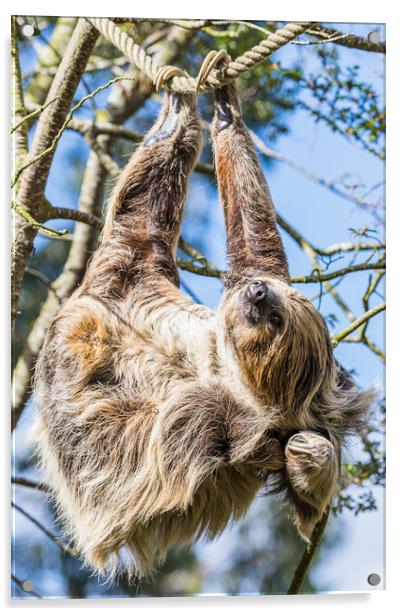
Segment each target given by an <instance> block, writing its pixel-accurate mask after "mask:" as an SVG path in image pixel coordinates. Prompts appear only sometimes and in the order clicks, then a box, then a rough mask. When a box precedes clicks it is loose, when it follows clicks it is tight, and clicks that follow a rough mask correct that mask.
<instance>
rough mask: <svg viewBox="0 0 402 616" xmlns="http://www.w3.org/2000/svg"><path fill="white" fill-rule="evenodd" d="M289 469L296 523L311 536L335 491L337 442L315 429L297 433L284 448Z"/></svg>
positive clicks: (287, 468) (337, 470)
mask: <svg viewBox="0 0 402 616" xmlns="http://www.w3.org/2000/svg"><path fill="white" fill-rule="evenodd" d="M285 458H286V470H287V475H288V478H289V482H290V486H291V490H292V494H293V497H294V504H295V508H296V526H297V527H298V529H299V532H300V534H301V535H302V536H304V537H305V538H309V536H310V535H311V532H312V530H313V528H314V525H315V524H316V522H318V521H319V520H320V519H321V517H322V516H323V514H324V512H325V510H326V508H327V507H328V505H329V503H330V501H331V498H332V497H333V495H334V493H335V492H336V489H337V485H338V478H339V455H338V453H337V450H336V448H335V447H334V445H333V444H332V443H331V442H330V441H329V440H328V439H326V438H325V437H323V436H321V435H320V434H318V433H316V432H310V431H303V432H298V433H297V434H294V435H293V436H292V437H291V438H290V439H289V441H288V443H287V445H286V448H285Z"/></svg>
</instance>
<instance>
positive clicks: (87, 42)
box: [11, 19, 98, 332]
mask: <svg viewBox="0 0 402 616" xmlns="http://www.w3.org/2000/svg"><path fill="white" fill-rule="evenodd" d="M97 38H98V32H97V30H96V29H95V28H94V27H93V26H91V25H90V24H89V23H88V22H87V21H85V20H83V19H79V20H78V23H77V26H76V28H75V29H74V32H73V35H72V36H71V39H70V41H69V44H68V47H67V49H66V51H65V53H64V56H63V59H62V61H61V63H60V65H59V68H58V70H57V73H56V75H55V78H54V79H53V82H52V86H51V88H50V91H49V94H48V100H54V99H56V97H57V100H55V101H54V103H53V104H52V105H49V106H48V107H47V108H46V109H45V110H44V111H43V113H41V115H40V116H39V122H38V126H37V128H36V132H35V137H34V141H33V144H32V148H31V151H30V155H29V156H30V159H31V160H32V159H36V158H37V157H38V156H39V154H40V153H41V152H43V151H46V150H47V149H48V148H49V147H50V146H51V144H52V142H53V140H54V139H55V137H56V136H57V134H58V132H59V130H60V127H61V126H62V125H63V123H64V121H65V118H66V116H67V113H68V109H69V106H70V104H71V101H72V98H73V96H74V93H75V91H76V88H77V86H78V83H79V81H80V78H81V75H82V73H83V71H84V69H85V65H86V63H87V61H88V57H89V55H90V53H91V50H92V47H93V46H94V44H95V41H96V39H97ZM13 123H14V124H16V121H15V120H14V122H13ZM23 126H26V125H25V124H24V125H23ZM52 158H53V157H52V152H51V153H50V154H49V155H48V156H46V157H41V158H40V160H39V159H37V162H36V163H35V164H31V165H30V166H29V167H28V168H26V170H25V172H24V174H23V175H22V177H21V184H20V187H19V191H18V195H17V196H16V198H15V199H14V200H15V202H16V203H18V205H20V206H21V207H22V208H24V210H25V211H26V212H28V213H29V214H30V215H31V216H33V217H34V218H35V219H36V220H38V221H39V222H40V221H41V215H40V214H41V212H40V211H39V207H40V205H39V204H41V203H42V201H43V195H44V190H45V186H46V182H47V178H48V174H49V169H50V165H51V162H52ZM19 169H21V167H19ZM17 173H18V172H17ZM13 231H14V237H13V246H12V252H13V264H12V282H11V313H12V331H13V332H14V325H15V318H16V314H17V304H18V298H19V293H20V288H21V283H22V278H23V275H24V270H25V267H26V265H27V262H28V259H29V256H30V254H31V252H32V248H33V241H34V238H35V235H36V233H37V229H35V228H34V227H32V226H30V225H27V224H26V220H25V218H24V217H23V216H20V215H16V216H15V219H14V228H13Z"/></svg>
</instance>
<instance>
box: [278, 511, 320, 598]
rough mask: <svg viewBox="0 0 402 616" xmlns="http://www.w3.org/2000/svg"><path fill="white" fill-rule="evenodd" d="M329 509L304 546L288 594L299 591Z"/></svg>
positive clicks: (317, 546)
mask: <svg viewBox="0 0 402 616" xmlns="http://www.w3.org/2000/svg"><path fill="white" fill-rule="evenodd" d="M329 511H330V510H329V509H328V510H327V512H326V513H325V514H324V515H323V517H322V518H321V520H320V521H319V522H318V524H316V525H315V528H314V530H313V533H312V535H311V540H310V543H309V544H308V545H307V546H306V547H305V549H304V552H303V556H302V558H301V560H300V562H299V564H298V566H297V568H296V571H295V573H294V575H293V579H292V582H291V584H290V586H289V590H288V592H287V594H288V595H297V594H298V593H299V592H300V589H301V587H302V585H303V582H304V580H305V577H306V575H307V571H308V569H309V567H310V565H311V563H312V561H313V558H314V556H315V555H316V553H317V551H318V548H319V545H320V542H321V539H322V536H323V534H324V531H325V528H326V526H327V522H328V517H329Z"/></svg>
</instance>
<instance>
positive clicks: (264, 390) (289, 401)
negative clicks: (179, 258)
mask: <svg viewBox="0 0 402 616" xmlns="http://www.w3.org/2000/svg"><path fill="white" fill-rule="evenodd" d="M219 316H220V319H221V323H222V325H223V327H222V331H223V335H224V339H223V341H222V342H223V345H224V349H225V352H226V353H227V356H228V357H230V358H231V360H232V361H234V362H235V363H236V364H237V366H238V368H239V369H240V372H241V375H242V378H243V380H244V381H245V382H246V383H247V384H248V385H249V386H250V387H251V388H252V389H253V391H255V392H257V393H258V394H259V395H261V396H263V397H264V398H265V399H266V400H267V402H268V403H269V404H270V405H272V406H274V407H277V408H280V409H282V410H283V411H286V414H288V413H290V414H294V413H297V415H298V417H299V418H300V420H301V422H303V415H304V414H305V413H308V412H309V409H311V407H312V406H313V407H314V406H316V407H317V408H319V407H323V406H326V407H331V406H337V405H338V404H341V405H345V404H348V402H347V400H346V397H347V395H346V390H347V389H348V388H350V390H352V389H353V387H352V385H353V382H352V381H350V384H349V385H348V386H347V387H345V384H344V383H341V376H342V375H341V374H340V372H339V368H338V366H337V364H336V362H335V360H334V357H333V353H332V346H331V340H330V335H329V332H328V329H327V326H326V323H325V321H324V319H323V317H322V316H321V315H320V313H319V312H318V310H316V308H315V307H314V306H313V304H312V303H311V302H310V301H309V300H308V299H307V298H306V297H304V296H303V295H302V294H301V293H299V292H298V291H296V290H295V289H293V288H292V287H290V286H289V285H288V284H286V283H285V282H282V281H281V280H279V279H277V278H271V277H268V276H258V277H255V278H248V279H242V280H235V281H234V282H233V279H231V278H229V282H228V283H227V284H226V289H225V293H224V296H223V301H222V303H221V305H220V308H219ZM353 391H354V393H353V399H354V401H355V402H357V399H356V391H355V390H354V389H353ZM350 394H351V395H352V391H350ZM350 399H352V397H351V396H350ZM364 404H366V403H364Z"/></svg>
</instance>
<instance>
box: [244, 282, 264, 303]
mask: <svg viewBox="0 0 402 616" xmlns="http://www.w3.org/2000/svg"><path fill="white" fill-rule="evenodd" d="M267 297H268V287H267V285H266V284H265V282H263V281H262V280H254V282H251V283H250V284H249V285H248V287H247V289H246V298H247V300H248V301H249V302H251V303H252V304H254V305H257V304H261V303H262V302H264V301H265V300H266V299H267Z"/></svg>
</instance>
